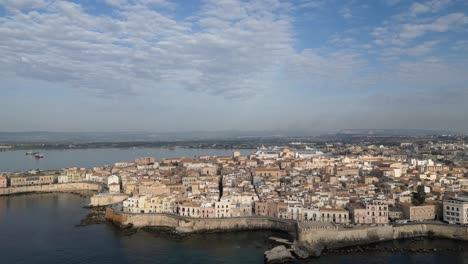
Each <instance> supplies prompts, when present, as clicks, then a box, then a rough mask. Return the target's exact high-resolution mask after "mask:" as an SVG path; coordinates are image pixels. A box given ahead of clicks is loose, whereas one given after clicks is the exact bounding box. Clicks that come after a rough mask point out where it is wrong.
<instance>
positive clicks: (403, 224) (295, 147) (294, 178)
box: [0, 141, 468, 263]
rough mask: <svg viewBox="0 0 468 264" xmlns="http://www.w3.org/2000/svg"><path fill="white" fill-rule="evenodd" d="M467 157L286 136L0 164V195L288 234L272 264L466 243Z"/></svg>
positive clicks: (157, 227)
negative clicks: (246, 144) (110, 159)
mask: <svg viewBox="0 0 468 264" xmlns="http://www.w3.org/2000/svg"><path fill="white" fill-rule="evenodd" d="M442 154H443V155H442ZM465 157H466V145H465V143H464V142H460V141H441V142H418V143H415V142H401V143H399V144H387V145H373V144H368V143H366V142H353V143H348V144H345V143H342V142H333V143H327V144H323V145H320V147H318V146H316V145H315V146H314V145H313V144H308V143H302V142H291V143H289V144H287V145H285V146H280V147H277V146H268V147H260V148H258V149H257V150H256V151H255V152H253V153H251V154H249V155H244V156H243V155H241V154H240V152H239V151H233V153H232V155H230V156H200V157H196V158H185V157H180V158H160V159H156V158H155V157H141V158H137V159H135V160H133V161H130V162H118V163H115V164H113V165H112V166H100V167H94V168H78V167H71V168H64V169H61V170H53V171H37V170H33V171H28V172H15V173H2V174H1V175H0V195H14V194H21V193H31V192H76V191H79V190H91V191H93V192H94V195H93V196H92V197H91V198H90V204H89V206H90V207H100V208H104V209H103V210H102V212H103V214H104V216H105V218H106V219H107V220H108V221H109V222H111V223H113V224H114V225H115V226H117V227H119V228H121V229H124V230H138V229H144V230H149V231H155V232H166V233H167V232H169V233H171V234H173V235H187V234H191V233H203V232H232V231H240V230H276V231H281V232H286V233H288V234H289V236H290V238H291V239H290V240H285V241H283V243H284V245H283V246H279V247H275V248H273V249H272V250H270V251H267V252H266V253H265V257H266V260H267V262H270V263H274V262H278V261H283V260H289V259H294V258H309V257H318V256H320V255H321V254H322V252H326V251H333V250H336V249H340V248H346V247H353V246H363V245H367V244H370V243H377V242H382V241H389V240H394V239H414V238H419V237H441V238H449V239H458V240H468V227H467V225H468V195H466V192H467V191H468V178H467V176H468V174H467V172H468V163H467V162H466V159H465ZM360 250H362V248H360ZM434 250H437V249H434Z"/></svg>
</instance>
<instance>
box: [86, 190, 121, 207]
mask: <svg viewBox="0 0 468 264" xmlns="http://www.w3.org/2000/svg"><path fill="white" fill-rule="evenodd" d="M127 198H128V195H126V194H122V193H117V194H109V193H99V194H95V195H93V196H91V199H90V200H91V201H90V203H89V206H107V205H112V204H116V203H121V202H123V201H124V200H125V199H127Z"/></svg>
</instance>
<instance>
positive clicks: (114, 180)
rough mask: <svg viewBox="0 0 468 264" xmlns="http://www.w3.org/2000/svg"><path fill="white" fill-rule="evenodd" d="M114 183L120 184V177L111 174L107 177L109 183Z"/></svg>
mask: <svg viewBox="0 0 468 264" xmlns="http://www.w3.org/2000/svg"><path fill="white" fill-rule="evenodd" d="M112 183H117V184H120V178H119V176H117V175H111V176H109V177H108V178H107V185H111V184H112Z"/></svg>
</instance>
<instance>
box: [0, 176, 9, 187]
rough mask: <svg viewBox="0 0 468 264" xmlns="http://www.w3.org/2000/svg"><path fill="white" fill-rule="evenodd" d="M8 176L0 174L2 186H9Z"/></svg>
mask: <svg viewBox="0 0 468 264" xmlns="http://www.w3.org/2000/svg"><path fill="white" fill-rule="evenodd" d="M7 182H8V181H7V178H6V177H5V176H3V175H2V176H0V188H6V187H7Z"/></svg>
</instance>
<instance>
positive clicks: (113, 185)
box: [109, 182, 120, 193]
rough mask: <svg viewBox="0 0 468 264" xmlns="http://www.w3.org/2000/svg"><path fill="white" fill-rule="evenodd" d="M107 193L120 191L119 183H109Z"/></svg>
mask: <svg viewBox="0 0 468 264" xmlns="http://www.w3.org/2000/svg"><path fill="white" fill-rule="evenodd" d="M109 193H120V184H118V183H115V182H113V183H111V184H109Z"/></svg>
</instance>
